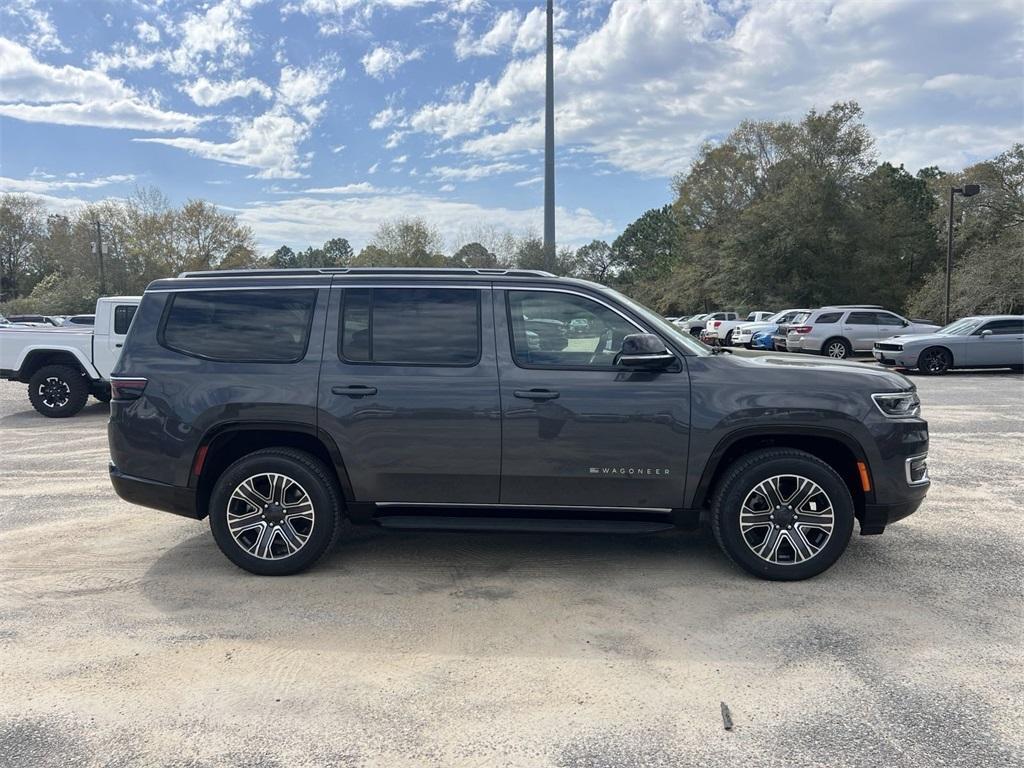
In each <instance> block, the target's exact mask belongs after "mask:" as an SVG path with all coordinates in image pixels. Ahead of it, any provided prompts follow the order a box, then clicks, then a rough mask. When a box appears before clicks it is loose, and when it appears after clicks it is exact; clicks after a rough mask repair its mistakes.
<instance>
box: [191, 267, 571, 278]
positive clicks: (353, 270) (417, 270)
mask: <svg viewBox="0 0 1024 768" xmlns="http://www.w3.org/2000/svg"><path fill="white" fill-rule="evenodd" d="M410 274H412V275H499V276H503V277H555V275H553V274H551V273H550V272H544V271H542V270H540V269H472V268H469V267H319V268H310V269H304V268H301V267H300V268H289V269H212V270H206V271H202V272H182V273H181V274H180V275H178V277H268V276H272V275H282V276H288V275H295V276H309V275H410Z"/></svg>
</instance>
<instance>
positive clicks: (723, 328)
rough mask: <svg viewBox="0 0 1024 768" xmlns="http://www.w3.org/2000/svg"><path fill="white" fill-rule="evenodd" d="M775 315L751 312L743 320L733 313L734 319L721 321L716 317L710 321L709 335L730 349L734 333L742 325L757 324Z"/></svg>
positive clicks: (772, 313) (708, 324) (729, 318)
mask: <svg viewBox="0 0 1024 768" xmlns="http://www.w3.org/2000/svg"><path fill="white" fill-rule="evenodd" d="M774 314H775V313H774V312H751V313H750V314H749V315H747V319H746V320H741V319H740V318H739V317H737V316H736V314H735V313H732V317H725V318H721V319H719V318H718V316H717V315H715V316H714V320H710V319H709V320H708V323H707V335H708V336H709V337H711V338H712V339H717V341H718V343H719V344H724V345H725V346H727V347H729V346H732V337H733V331H734V330H736V328H738V327H739V326H740V324H742V323H756V322H760V321H762V320H767V319H768V318H769V317H771V316H772V315H774Z"/></svg>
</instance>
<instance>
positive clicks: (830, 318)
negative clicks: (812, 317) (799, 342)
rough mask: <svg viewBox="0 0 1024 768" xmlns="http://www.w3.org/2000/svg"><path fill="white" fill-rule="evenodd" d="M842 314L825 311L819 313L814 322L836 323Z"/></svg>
mask: <svg viewBox="0 0 1024 768" xmlns="http://www.w3.org/2000/svg"><path fill="white" fill-rule="evenodd" d="M842 316H843V313H842V312H825V313H824V314H823V315H820V316H819V317H818V319H817V320H816V321H815V322H818V323H823V324H824V323H838V322H839V318H840V317H842Z"/></svg>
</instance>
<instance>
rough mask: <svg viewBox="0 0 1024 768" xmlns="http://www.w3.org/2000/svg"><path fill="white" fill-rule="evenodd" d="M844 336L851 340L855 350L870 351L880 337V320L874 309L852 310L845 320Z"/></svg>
mask: <svg viewBox="0 0 1024 768" xmlns="http://www.w3.org/2000/svg"><path fill="white" fill-rule="evenodd" d="M843 336H845V337H846V339H847V340H848V341H849V342H850V344H851V345H852V346H853V348H854V350H855V351H857V352H863V351H865V350H868V351H870V350H871V348H872V347H873V346H874V344H875V339H877V338H878V320H877V318H876V315H875V312H874V311H872V310H861V311H854V312H850V314H849V315H847V317H846V320H845V321H844V322H843Z"/></svg>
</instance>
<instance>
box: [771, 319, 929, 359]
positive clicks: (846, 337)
mask: <svg viewBox="0 0 1024 768" xmlns="http://www.w3.org/2000/svg"><path fill="white" fill-rule="evenodd" d="M937 330H939V326H937V325H934V324H932V323H922V322H913V321H911V320H907V319H906V318H905V317H902V316H900V315H897V314H896V313H895V312H889V311H887V310H884V309H875V308H869V307H854V308H850V307H822V308H821V309H816V310H814V311H813V312H811V313H810V315H808V316H807V318H806V319H805V320H801V321H800V322H799V324H795V325H791V326H789V331H788V333H787V334H786V349H787V351H789V352H815V353H818V354H822V355H825V356H827V357H833V358H836V359H839V360H842V359H844V358H847V357H850V355H852V354H853V353H854V352H871V350H872V347H874V344H875V342H876V341H878V340H880V339H888V338H889V337H891V336H901V335H905V334H910V333H933V332H934V331H937Z"/></svg>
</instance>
